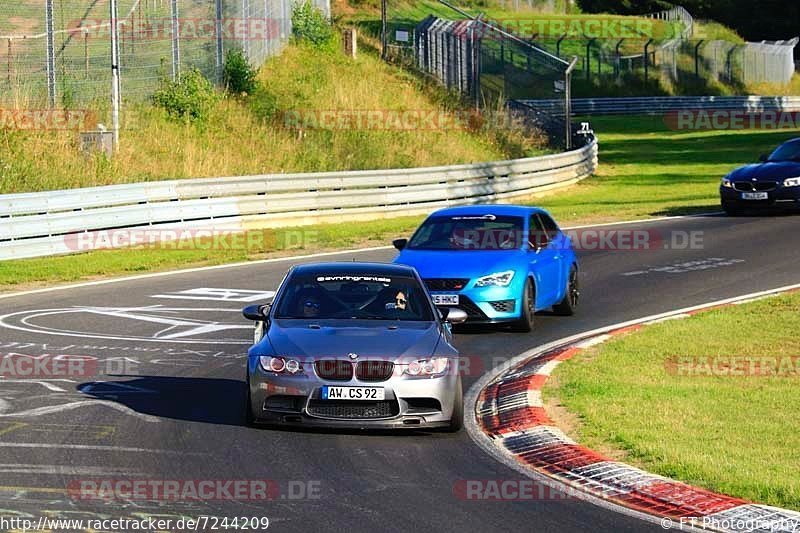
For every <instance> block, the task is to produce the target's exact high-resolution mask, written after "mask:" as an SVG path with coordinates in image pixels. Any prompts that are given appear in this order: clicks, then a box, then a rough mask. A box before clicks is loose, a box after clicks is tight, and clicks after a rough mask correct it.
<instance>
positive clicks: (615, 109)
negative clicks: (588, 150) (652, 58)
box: [520, 96, 800, 116]
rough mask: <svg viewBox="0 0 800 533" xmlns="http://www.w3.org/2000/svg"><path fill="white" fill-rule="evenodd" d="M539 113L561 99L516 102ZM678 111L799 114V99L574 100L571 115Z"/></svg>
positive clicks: (660, 113)
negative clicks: (702, 110) (780, 112)
mask: <svg viewBox="0 0 800 533" xmlns="http://www.w3.org/2000/svg"><path fill="white" fill-rule="evenodd" d="M520 102H521V103H523V104H525V105H528V106H531V107H533V108H534V109H537V110H540V111H542V112H548V111H551V110H557V109H559V106H561V107H563V105H564V102H563V101H561V100H520ZM681 109H692V110H699V109H705V110H709V111H718V110H722V111H739V110H742V111H747V112H752V113H759V112H762V111H786V112H800V96H648V97H635V98H574V99H573V100H572V115H573V116H581V115H664V114H667V113H669V112H671V111H679V110H681Z"/></svg>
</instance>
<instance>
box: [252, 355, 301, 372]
mask: <svg viewBox="0 0 800 533" xmlns="http://www.w3.org/2000/svg"><path fill="white" fill-rule="evenodd" d="M258 362H259V364H260V365H261V368H262V369H264V370H266V371H267V372H275V373H276V374H292V375H294V374H298V373H300V372H302V371H303V365H302V363H300V361H298V360H296V359H287V358H285V357H275V356H261V357H259V358H258Z"/></svg>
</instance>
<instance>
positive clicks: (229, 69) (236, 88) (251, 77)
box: [222, 48, 257, 94]
mask: <svg viewBox="0 0 800 533" xmlns="http://www.w3.org/2000/svg"><path fill="white" fill-rule="evenodd" d="M256 74H257V72H256V70H255V69H254V68H253V67H252V66H251V65H250V62H249V61H248V60H247V57H245V55H244V52H243V51H242V50H240V49H239V48H233V49H231V50H228V53H227V54H226V55H225V68H224V70H223V73H222V76H223V81H224V82H225V88H226V89H228V91H230V92H232V93H234V94H252V93H253V91H254V90H255V88H256Z"/></svg>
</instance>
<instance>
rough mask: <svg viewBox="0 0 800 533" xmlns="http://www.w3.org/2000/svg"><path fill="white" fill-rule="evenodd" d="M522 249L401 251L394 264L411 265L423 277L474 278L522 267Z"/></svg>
mask: <svg viewBox="0 0 800 533" xmlns="http://www.w3.org/2000/svg"><path fill="white" fill-rule="evenodd" d="M526 258H527V254H526V252H525V251H524V250H489V251H474V250H470V251H454V252H450V251H446V250H443V251H438V250H403V251H402V252H400V255H398V256H397V258H396V259H395V260H394V262H395V263H399V264H402V265H409V266H413V267H414V268H416V269H417V272H419V275H420V276H421V277H422V278H474V277H478V276H485V275H487V274H493V273H495V272H502V271H503V270H518V269H520V268H522V266H523V265H524V264H525V261H526Z"/></svg>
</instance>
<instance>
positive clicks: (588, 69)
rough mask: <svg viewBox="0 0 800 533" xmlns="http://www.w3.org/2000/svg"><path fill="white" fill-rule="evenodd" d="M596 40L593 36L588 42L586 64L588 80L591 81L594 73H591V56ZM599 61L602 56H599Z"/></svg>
mask: <svg viewBox="0 0 800 533" xmlns="http://www.w3.org/2000/svg"><path fill="white" fill-rule="evenodd" d="M594 41H595V38H594V37H592V38H591V39H589V41H588V42H587V43H586V64H585V65H584V66H585V67H586V81H589V80H590V79H591V78H592V73H591V62H592V57H591V54H592V45H593V44H594ZM597 61H598V63H599V62H600V58H599V57H598V58H597Z"/></svg>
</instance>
